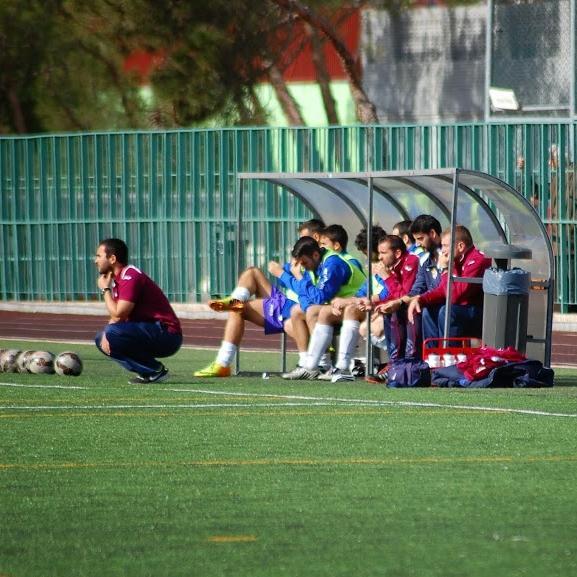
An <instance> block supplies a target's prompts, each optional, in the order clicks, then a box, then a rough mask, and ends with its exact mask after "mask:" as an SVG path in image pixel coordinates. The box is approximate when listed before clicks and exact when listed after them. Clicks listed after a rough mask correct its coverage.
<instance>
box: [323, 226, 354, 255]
mask: <svg viewBox="0 0 577 577" xmlns="http://www.w3.org/2000/svg"><path fill="white" fill-rule="evenodd" d="M321 236H326V237H327V238H329V239H330V241H331V242H338V243H339V244H340V245H341V248H342V249H343V250H347V244H348V242H349V235H348V234H347V231H346V230H345V227H344V226H341V225H340V224H331V225H329V226H327V228H325V229H324V230H322V231H321Z"/></svg>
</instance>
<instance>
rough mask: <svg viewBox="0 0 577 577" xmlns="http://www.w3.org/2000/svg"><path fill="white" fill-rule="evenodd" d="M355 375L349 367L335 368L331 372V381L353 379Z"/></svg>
mask: <svg viewBox="0 0 577 577" xmlns="http://www.w3.org/2000/svg"><path fill="white" fill-rule="evenodd" d="M354 380H355V375H353V373H351V371H349V369H336V370H335V372H334V373H333V378H332V379H331V383H338V382H340V381H354Z"/></svg>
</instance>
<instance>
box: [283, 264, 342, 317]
mask: <svg viewBox="0 0 577 577" xmlns="http://www.w3.org/2000/svg"><path fill="white" fill-rule="evenodd" d="M351 274H352V273H351V267H350V266H349V265H348V264H347V262H346V261H345V260H344V259H343V258H341V257H340V256H339V255H338V254H331V255H330V256H328V257H326V258H323V259H322V260H321V263H320V264H319V266H318V268H317V270H316V271H315V274H314V276H315V277H316V278H317V279H318V281H317V282H316V284H315V283H314V282H313V280H312V278H311V275H310V274H304V275H303V278H302V279H300V280H297V279H296V278H295V277H294V276H293V275H292V274H290V273H289V272H287V271H286V270H285V272H283V274H282V276H281V277H280V281H281V283H282V284H283V285H284V286H285V287H287V288H288V289H290V290H292V291H294V292H295V293H296V294H297V295H298V299H299V304H300V306H301V309H302V310H303V311H306V310H307V309H308V307H310V306H311V305H322V304H324V303H328V302H329V301H331V300H332V299H333V298H334V297H335V296H336V294H337V293H338V292H339V290H340V289H341V287H342V286H343V285H345V284H346V283H348V282H349V279H350V277H351Z"/></svg>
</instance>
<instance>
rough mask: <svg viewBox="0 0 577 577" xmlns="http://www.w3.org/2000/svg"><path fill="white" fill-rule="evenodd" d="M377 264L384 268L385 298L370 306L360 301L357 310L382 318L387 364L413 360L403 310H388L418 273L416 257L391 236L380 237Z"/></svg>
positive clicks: (413, 342)
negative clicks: (361, 309)
mask: <svg viewBox="0 0 577 577" xmlns="http://www.w3.org/2000/svg"><path fill="white" fill-rule="evenodd" d="M379 260H380V261H381V263H382V264H383V265H384V266H385V271H384V272H383V273H382V276H383V278H384V279H385V284H386V286H387V289H388V291H389V294H388V295H387V297H386V298H385V299H384V300H382V301H380V302H378V303H376V304H375V303H372V302H370V301H369V300H368V299H367V298H365V299H362V301H361V303H360V306H361V307H364V309H365V310H374V311H375V313H377V314H379V313H380V314H383V315H384V318H383V322H384V327H385V337H386V340H387V350H388V353H389V360H390V361H395V360H397V359H402V358H405V357H415V356H416V355H417V352H416V350H415V348H416V344H417V343H416V336H415V335H414V334H413V330H412V329H413V327H411V331H410V333H409V334H408V332H407V307H406V306H405V305H404V304H401V305H400V306H399V305H396V306H391V304H392V303H397V302H398V301H399V299H400V298H401V297H403V296H404V295H406V294H408V292H409V291H410V290H411V288H412V286H413V283H414V282H415V278H416V276H417V272H418V269H419V257H417V256H415V255H414V254H409V253H408V252H407V247H406V246H405V243H404V242H403V240H402V239H401V238H400V237H398V236H395V235H389V236H386V237H383V238H382V239H381V241H380V242H379Z"/></svg>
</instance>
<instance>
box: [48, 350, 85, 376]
mask: <svg viewBox="0 0 577 577" xmlns="http://www.w3.org/2000/svg"><path fill="white" fill-rule="evenodd" d="M54 370H55V371H56V374H58V375H66V376H72V377H77V376H78V375H79V374H80V373H81V372H82V361H81V360H80V357H79V356H78V355H77V354H76V353H74V352H72V351H65V352H64V353H60V354H59V355H57V357H56V358H55V359H54Z"/></svg>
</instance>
